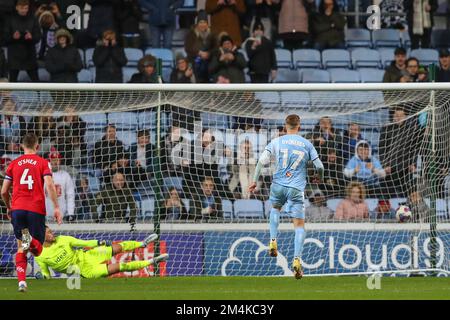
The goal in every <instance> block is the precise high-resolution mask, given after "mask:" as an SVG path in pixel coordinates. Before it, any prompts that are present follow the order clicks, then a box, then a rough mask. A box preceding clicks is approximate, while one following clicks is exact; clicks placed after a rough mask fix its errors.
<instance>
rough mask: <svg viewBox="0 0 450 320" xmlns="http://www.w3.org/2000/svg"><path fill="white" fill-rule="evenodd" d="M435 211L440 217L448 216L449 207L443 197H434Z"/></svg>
mask: <svg viewBox="0 0 450 320" xmlns="http://www.w3.org/2000/svg"><path fill="white" fill-rule="evenodd" d="M436 213H437V216H438V217H440V218H444V219H445V218H448V213H449V207H448V206H447V201H446V200H445V199H436Z"/></svg>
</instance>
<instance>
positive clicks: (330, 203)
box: [327, 199, 342, 212]
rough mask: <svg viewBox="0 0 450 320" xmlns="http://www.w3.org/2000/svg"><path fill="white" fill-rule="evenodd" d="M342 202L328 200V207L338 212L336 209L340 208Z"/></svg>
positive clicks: (339, 200)
mask: <svg viewBox="0 0 450 320" xmlns="http://www.w3.org/2000/svg"><path fill="white" fill-rule="evenodd" d="M341 201H342V199H328V200H327V207H328V208H329V209H330V210H331V211H333V212H336V208H337V207H338V205H339V203H340V202H341Z"/></svg>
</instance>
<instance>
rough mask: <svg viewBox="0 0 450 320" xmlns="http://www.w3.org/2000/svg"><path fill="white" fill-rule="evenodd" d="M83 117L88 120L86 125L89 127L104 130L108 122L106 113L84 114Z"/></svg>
mask: <svg viewBox="0 0 450 320" xmlns="http://www.w3.org/2000/svg"><path fill="white" fill-rule="evenodd" d="M81 119H82V120H83V121H84V122H86V127H87V128H88V129H100V130H103V129H104V128H105V127H106V124H107V123H108V122H107V120H106V114H105V113H92V114H82V115H81Z"/></svg>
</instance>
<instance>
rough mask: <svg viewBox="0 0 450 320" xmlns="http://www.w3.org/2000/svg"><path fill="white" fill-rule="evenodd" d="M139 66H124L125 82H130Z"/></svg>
mask: <svg viewBox="0 0 450 320" xmlns="http://www.w3.org/2000/svg"><path fill="white" fill-rule="evenodd" d="M137 72H138V70H137V68H128V67H125V68H122V74H123V82H124V83H128V82H129V81H130V80H131V77H132V76H133V74H135V73H137Z"/></svg>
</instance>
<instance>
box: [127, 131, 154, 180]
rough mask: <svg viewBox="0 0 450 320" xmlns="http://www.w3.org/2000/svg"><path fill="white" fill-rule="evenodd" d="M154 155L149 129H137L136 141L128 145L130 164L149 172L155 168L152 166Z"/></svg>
mask: <svg viewBox="0 0 450 320" xmlns="http://www.w3.org/2000/svg"><path fill="white" fill-rule="evenodd" d="M154 157H155V153H154V147H153V144H152V143H151V142H150V133H149V131H148V130H139V131H138V132H137V143H134V144H132V145H131V146H130V160H131V163H132V165H133V166H136V167H138V168H139V167H140V168H142V169H144V170H146V171H147V172H149V173H151V172H153V170H155V169H156V168H154V167H153V166H154V164H153V158H154Z"/></svg>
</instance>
